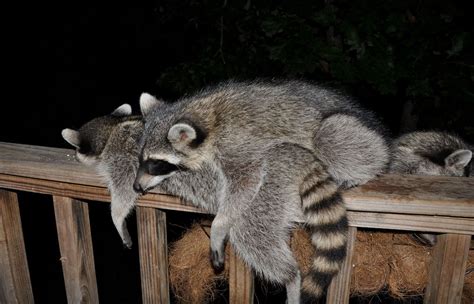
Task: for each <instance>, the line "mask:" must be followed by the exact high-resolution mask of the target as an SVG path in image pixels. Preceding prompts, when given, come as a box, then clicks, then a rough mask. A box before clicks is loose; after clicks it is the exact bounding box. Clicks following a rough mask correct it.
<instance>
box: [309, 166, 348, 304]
mask: <svg viewBox="0 0 474 304" xmlns="http://www.w3.org/2000/svg"><path fill="white" fill-rule="evenodd" d="M300 195H301V200H302V208H303V214H304V216H305V223H306V225H307V227H308V228H309V229H310V232H311V243H312V244H313V246H314V248H315V256H314V260H313V263H312V265H311V268H310V270H309V272H308V273H307V274H305V276H304V277H303V281H302V286H301V288H302V290H301V302H302V303H311V302H312V300H315V299H317V298H320V297H322V296H323V295H324V293H325V291H326V288H327V286H328V285H329V283H331V280H332V278H333V277H334V276H335V275H336V274H337V273H338V271H339V270H340V268H341V265H342V262H343V261H344V258H345V256H346V244H347V230H348V226H347V216H346V209H345V206H344V201H343V199H342V195H341V193H340V192H339V189H338V186H337V184H336V183H335V182H334V180H333V179H332V178H331V177H330V176H329V174H328V173H327V172H326V170H325V169H324V168H322V167H317V168H314V169H313V170H312V171H311V173H310V174H308V175H307V176H306V177H305V179H304V181H303V183H302V185H301V187H300Z"/></svg>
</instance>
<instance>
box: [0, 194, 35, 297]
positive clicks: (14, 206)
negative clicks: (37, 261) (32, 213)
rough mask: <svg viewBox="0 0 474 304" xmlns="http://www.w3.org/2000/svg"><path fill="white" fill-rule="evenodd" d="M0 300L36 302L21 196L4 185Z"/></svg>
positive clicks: (0, 219)
mask: <svg viewBox="0 0 474 304" xmlns="http://www.w3.org/2000/svg"><path fill="white" fill-rule="evenodd" d="M0 303H34V299H33V290H32V289H31V281H30V272H29V270H28V262H27V260H26V252H25V243H24V241H23V230H22V228H21V218H20V209H19V207H18V198H17V195H16V193H14V192H9V191H5V190H1V189H0Z"/></svg>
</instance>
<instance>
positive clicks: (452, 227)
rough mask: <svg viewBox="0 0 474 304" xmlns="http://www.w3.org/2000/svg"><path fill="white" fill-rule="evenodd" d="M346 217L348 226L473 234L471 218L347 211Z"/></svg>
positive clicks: (473, 220)
mask: <svg viewBox="0 0 474 304" xmlns="http://www.w3.org/2000/svg"><path fill="white" fill-rule="evenodd" d="M347 215H348V218H349V224H350V225H351V226H356V227H365V228H378V229H390V230H406V231H427V232H441V233H460V234H474V219H472V218H460V217H447V216H428V215H411V214H392V213H375V212H355V211H348V212H347Z"/></svg>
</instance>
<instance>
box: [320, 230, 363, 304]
mask: <svg viewBox="0 0 474 304" xmlns="http://www.w3.org/2000/svg"><path fill="white" fill-rule="evenodd" d="M356 234H357V228H356V227H349V233H348V237H347V253H346V258H345V260H344V263H343V264H342V267H341V270H340V271H339V273H338V274H337V275H336V277H335V278H334V279H333V280H332V282H331V284H330V285H329V288H328V294H327V297H326V303H327V304H342V303H349V297H350V295H351V284H350V282H351V273H352V256H353V254H354V244H355V241H356Z"/></svg>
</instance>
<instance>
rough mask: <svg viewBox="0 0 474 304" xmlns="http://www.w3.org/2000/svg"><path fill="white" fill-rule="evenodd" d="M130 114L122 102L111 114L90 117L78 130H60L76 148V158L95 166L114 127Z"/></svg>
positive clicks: (126, 105) (128, 107)
mask: <svg viewBox="0 0 474 304" xmlns="http://www.w3.org/2000/svg"><path fill="white" fill-rule="evenodd" d="M131 114H132V108H131V107H130V105H129V104H123V105H121V106H120V107H118V108H117V109H115V110H114V111H113V112H112V113H111V114H109V115H106V116H101V117H97V118H94V119H92V120H91V121H89V122H87V123H86V124H84V125H83V126H82V127H80V128H79V130H73V129H64V130H62V132H61V135H62V136H63V138H64V140H66V141H67V142H68V143H69V144H70V145H72V146H73V147H74V148H76V158H77V160H79V161H80V162H81V163H83V164H85V165H89V166H95V165H97V164H98V162H99V161H100V155H101V154H102V151H103V150H104V148H105V146H106V144H107V141H108V139H109V136H110V134H111V133H112V130H113V129H114V127H115V126H116V125H117V124H119V123H121V122H122V121H123V119H124V118H125V117H127V116H130V115H131Z"/></svg>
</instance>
